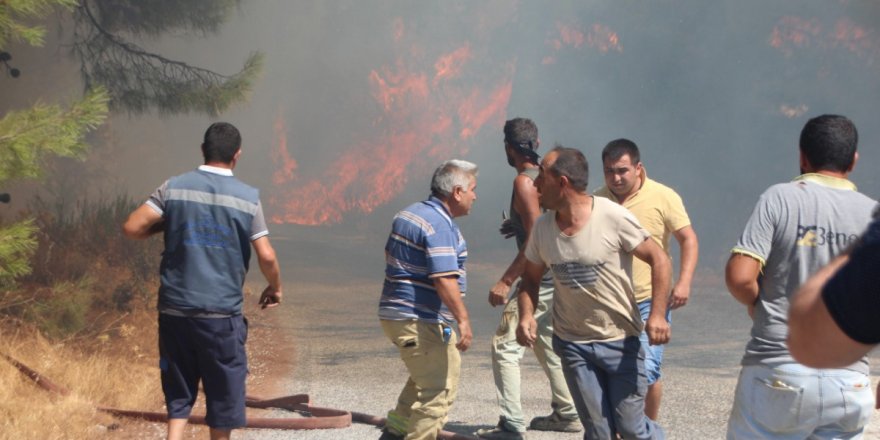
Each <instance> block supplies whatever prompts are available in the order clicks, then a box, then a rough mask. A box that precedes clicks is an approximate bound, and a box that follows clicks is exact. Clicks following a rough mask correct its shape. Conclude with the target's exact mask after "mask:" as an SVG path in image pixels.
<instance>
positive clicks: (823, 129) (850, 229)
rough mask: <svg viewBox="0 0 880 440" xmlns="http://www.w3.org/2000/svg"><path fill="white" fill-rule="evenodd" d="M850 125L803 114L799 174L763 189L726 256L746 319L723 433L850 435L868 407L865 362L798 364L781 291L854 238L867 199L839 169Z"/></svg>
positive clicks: (788, 292)
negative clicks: (826, 366) (834, 366)
mask: <svg viewBox="0 0 880 440" xmlns="http://www.w3.org/2000/svg"><path fill="white" fill-rule="evenodd" d="M857 142H858V133H857V132H856V128H855V126H854V125H853V124H852V122H851V121H850V120H849V119H847V118H845V117H843V116H837V115H823V116H819V117H816V118H813V119H811V120H810V121H808V122H807V124H806V125H805V126H804V129H803V131H802V132H801V138H800V165H801V172H802V174H801V175H800V176H798V177H797V178H796V179H794V180H793V181H791V182H788V183H780V184H777V185H773V186H771V187H770V188H769V189H767V190H766V191H765V192H764V193H763V194H762V195H761V197H760V199H759V200H758V203H757V205H756V206H755V209H754V211H753V212H752V215H751V217H750V218H749V220H748V223H747V224H746V227H745V230H744V231H743V233H742V236H740V239H739V241H738V242H737V244H736V246H734V248H733V250H732V251H731V253H732V255H731V257H730V260H729V261H728V263H727V269H726V271H727V287H728V289H729V290H730V293H731V295H733V297H734V298H736V300H737V301H739V302H741V303H743V304H744V305H745V306H746V307H747V308H748V313H749V315H750V316H751V317H752V320H753V325H752V331H751V339H750V340H749V342H748V344H747V345H746V353H745V356H743V360H742V365H743V368H742V372H741V373H740V377H739V382H738V383H737V388H736V396H735V399H734V407H733V411H732V412H731V415H730V420H729V422H728V430H727V438H728V439H756V438H778V436H780V435H782V434H783V433H784V434H785V436H786V438H789V436H791V438H808V437H809V438H841V437H843V438H852V437H858V436H860V435H861V431H862V430H863V429H864V426H865V424H866V423H867V420H868V417H869V416H870V414H871V408H872V406H873V400H874V399H873V394H872V393H871V391H870V380H869V378H868V365H867V361H866V359H864V358H863V359H861V360H860V361H859V362H856V363H855V364H853V365H850V366H848V367H846V368H844V369H839V370H816V369H812V368H808V367H805V366H803V365H800V364H798V363H797V362H796V361H795V360H794V359H793V358H792V357H791V354H790V353H789V351H788V347H787V346H786V342H785V339H786V335H787V334H788V317H787V315H788V308H789V298H790V297H791V296H792V295H793V294H794V292H795V291H797V289H798V287H799V286H800V285H801V283H803V282H804V281H805V280H806V279H807V278H808V277H809V276H810V275H811V274H812V273H813V272H815V271H816V270H818V269H819V268H821V267H822V266H824V265H825V264H827V263H828V262H829V261H831V259H832V258H833V257H834V256H835V255H837V254H839V253H841V252H842V251H843V250H844V249H845V248H846V247H847V246H849V245H850V244H851V243H853V242H854V241H855V240H856V239H857V237H858V236H859V234H860V233H861V232H862V231H863V230H864V229H865V227H866V226H867V224H868V222H869V221H870V219H871V211H872V209H873V208H874V206H875V205H876V201H874V200H872V199H870V198H868V197H867V196H865V195H863V194H861V193H859V192H857V191H856V188H855V185H853V184H852V183H851V182H850V181H849V180H847V176H848V175H849V173H850V172H851V171H852V169H853V167H854V166H855V163H856V160H857V156H858V155H857V153H856V144H857Z"/></svg>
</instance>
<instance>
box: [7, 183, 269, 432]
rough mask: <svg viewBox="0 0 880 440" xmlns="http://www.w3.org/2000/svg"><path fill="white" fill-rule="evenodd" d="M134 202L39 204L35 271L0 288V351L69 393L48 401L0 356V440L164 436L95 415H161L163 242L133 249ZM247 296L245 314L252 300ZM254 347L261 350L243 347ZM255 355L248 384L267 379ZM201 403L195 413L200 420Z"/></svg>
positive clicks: (153, 427) (139, 424) (155, 427)
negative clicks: (125, 229)
mask: <svg viewBox="0 0 880 440" xmlns="http://www.w3.org/2000/svg"><path fill="white" fill-rule="evenodd" d="M138 204H139V202H135V201H133V200H131V199H129V198H127V197H117V198H115V199H109V200H101V201H98V202H96V203H87V202H85V201H81V202H77V203H76V204H75V205H74V206H61V205H58V206H50V205H49V204H48V203H43V202H38V203H35V205H34V207H33V210H32V213H31V214H30V216H32V217H34V218H35V219H36V220H35V223H36V224H37V225H38V226H39V228H40V232H39V234H38V238H39V247H38V249H37V251H36V253H35V254H34V256H33V259H32V261H31V263H32V266H33V273H32V274H30V275H29V276H26V277H23V278H22V279H20V280H19V283H18V284H17V286H14V287H12V288H8V289H3V287H8V286H0V354H5V355H8V356H11V357H13V358H15V359H17V360H18V361H20V362H22V363H23V364H25V365H27V366H28V367H30V368H32V369H34V370H36V371H38V372H39V373H41V374H43V375H44V376H45V377H47V378H49V379H50V380H51V381H53V382H55V383H56V384H58V385H61V386H63V387H65V388H67V389H68V390H69V391H70V394H69V395H67V396H59V395H53V394H52V393H50V392H48V391H46V390H44V389H42V388H40V387H39V386H37V385H35V384H34V383H33V382H32V381H31V380H30V379H28V378H27V377H26V376H24V375H23V374H22V373H20V372H19V371H18V369H16V368H15V367H14V366H12V364H10V363H8V362H7V361H6V360H5V359H3V358H2V357H0V440H4V439H82V438H90V439H100V438H113V439H115V440H133V439H159V438H163V437H164V434H165V427H164V425H163V424H159V423H147V422H143V421H137V420H133V419H114V418H113V417H111V416H109V415H107V414H105V413H102V412H99V411H97V410H96V408H95V405H103V406H107V407H112V408H118V409H125V410H139V411H151V412H159V413H164V411H165V405H164V398H163V395H162V390H161V385H160V379H159V368H158V364H159V354H158V346H157V345H158V344H157V322H156V311H155V304H156V291H157V288H158V263H159V254H160V251H161V248H162V241H161V237H154V238H151V239H149V240H146V241H141V242H133V241H131V240H127V239H125V238H123V237H122V234H121V233H120V229H119V228H120V227H119V225H121V224H122V222H123V221H124V219H125V218H126V216H127V215H128V213H129V212H131V210H133V209H134V208H136V207H137V206H138ZM247 295H248V297H246V298H245V303H246V304H247V306H246V309H247V310H246V313H249V312H252V311H253V309H252V307H253V306H254V302H255V301H256V300H255V299H254V298H253V297H252V296H251V294H250V292H247ZM255 330H256V331H255ZM251 331H252V334H254V333H259V332H261V331H263V330H258V329H252V330H251ZM259 339H263V338H254V339H251V340H259ZM254 350H258V351H263V350H265V347H263V348H262V349H261V348H260V346H259V344H257V345H252V344H248V351H249V352H253V351H254ZM258 357H262V358H263V359H264V360H263V362H257V363H255V365H253V366H252V369H251V373H252V374H253V375H252V376H251V380H250V382H251V383H252V384H253V382H255V381H254V379H255V378H257V380H256V382H257V384H260V383H261V382H262V381H264V380H266V379H265V377H264V376H265V375H264V374H262V373H264V371H263V370H265V369H266V368H265V365H264V363H265V359H266V358H267V357H270V356H258ZM252 359H253V357H252ZM254 373H255V374H254ZM203 402H204V399H203V398H199V400H198V401H197V403H196V406H197V408H196V409H195V411H194V412H195V413H204V407H203ZM205 431H206V429H205V428H203V427H199V426H191V427H190V428H188V431H187V437H188V438H204V437H205V436H206V435H207V434H206V432H205Z"/></svg>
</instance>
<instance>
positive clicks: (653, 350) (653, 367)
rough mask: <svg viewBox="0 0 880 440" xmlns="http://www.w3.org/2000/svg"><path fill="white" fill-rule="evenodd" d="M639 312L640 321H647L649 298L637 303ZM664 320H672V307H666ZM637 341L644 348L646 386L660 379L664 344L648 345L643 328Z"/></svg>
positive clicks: (649, 311)
mask: <svg viewBox="0 0 880 440" xmlns="http://www.w3.org/2000/svg"><path fill="white" fill-rule="evenodd" d="M639 313H640V314H641V315H642V322H648V315H650V314H651V300H650V299H646V300H644V301H642V302H640V303H639ZM666 322H669V323H671V322H672V309H666ZM639 341H641V342H642V348H644V349H645V374H646V375H647V376H648V386H651V385H654V383H656V382H657V381H658V380H660V366H661V365H662V364H663V347H664V344H660V345H650V344H649V343H648V333H647V332H645V330H644V329H643V330H642V333H641V334H640V335H639Z"/></svg>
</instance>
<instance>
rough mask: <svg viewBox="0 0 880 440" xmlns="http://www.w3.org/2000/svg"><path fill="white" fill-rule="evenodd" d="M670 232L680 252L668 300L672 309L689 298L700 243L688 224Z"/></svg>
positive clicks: (684, 303)
mask: <svg viewBox="0 0 880 440" xmlns="http://www.w3.org/2000/svg"><path fill="white" fill-rule="evenodd" d="M672 234H673V235H674V236H675V240H676V241H678V247H679V250H680V254H681V262H680V263H679V271H678V280H677V281H676V282H675V286H673V287H672V298H671V299H670V302H669V306H670V307H672V309H673V310H674V309H677V308H679V307H684V306H685V305H687V302H688V299H689V298H690V295H691V283H692V282H693V279H694V271H695V270H696V269H697V258H698V255H699V252H700V245H699V241H698V240H697V233H696V232H695V231H694V228H692V227H691V226H690V225H688V226H685V227H683V228H681V229H679V230H677V231H674V232H673V233H672Z"/></svg>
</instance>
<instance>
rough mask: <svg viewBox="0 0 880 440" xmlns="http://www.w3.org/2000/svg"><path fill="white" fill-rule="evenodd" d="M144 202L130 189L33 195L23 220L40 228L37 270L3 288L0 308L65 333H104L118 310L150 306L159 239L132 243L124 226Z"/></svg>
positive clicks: (54, 332)
mask: <svg viewBox="0 0 880 440" xmlns="http://www.w3.org/2000/svg"><path fill="white" fill-rule="evenodd" d="M139 204H140V202H136V201H134V200H133V199H132V198H130V197H127V196H117V197H115V198H102V199H100V200H99V201H97V202H88V201H84V200H83V201H78V202H74V203H70V204H65V203H56V204H54V205H50V204H48V203H47V202H45V201H43V200H42V199H39V198H38V199H36V201H34V202H33V204H32V206H31V208H30V209H31V210H32V211H33V212H32V213H31V214H29V215H33V216H34V220H32V221H28V222H26V223H28V224H31V225H30V226H31V228H32V230H38V232H37V233H36V234H35V237H36V239H37V240H36V241H37V243H34V244H33V245H32V247H36V250H35V251H32V253H33V259H32V263H33V264H32V265H31V267H32V271H31V273H30V274H27V275H24V276H22V277H19V278H17V280H16V281H17V283H18V285H19V287H18V288H17V289H12V290H5V291H4V290H0V313H2V314H3V315H6V316H12V317H16V318H19V319H24V320H26V321H28V322H31V323H33V324H36V325H37V326H38V327H39V328H40V329H41V330H42V331H43V332H44V333H45V334H46V335H48V336H51V337H55V338H60V337H68V336H84V335H85V336H87V335H94V334H97V333H100V332H102V331H104V329H105V328H106V326H107V321H108V320H109V321H110V322H111V323H112V322H113V320H114V319H115V318H114V317H118V316H119V314H118V312H120V311H122V312H128V311H131V310H134V309H135V308H137V307H144V306H146V305H148V304H149V305H150V306H152V305H153V304H154V301H155V299H154V298H155V297H154V294H155V291H156V281H157V274H158V263H159V258H158V257H159V254H160V253H161V250H162V241H161V240H160V239H158V238H151V239H148V240H145V241H143V242H138V243H134V242H132V241H131V240H128V239H126V238H125V237H124V236H123V235H122V232H121V231H120V224H122V222H123V221H124V220H125V219H126V218H127V216H128V214H129V213H130V212H131V211H132V210H134V209H135V208H136V207H137V206H138V205H139ZM0 236H6V234H5V233H4V232H2V231H0ZM2 247H3V243H2V242H0V249H2Z"/></svg>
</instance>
